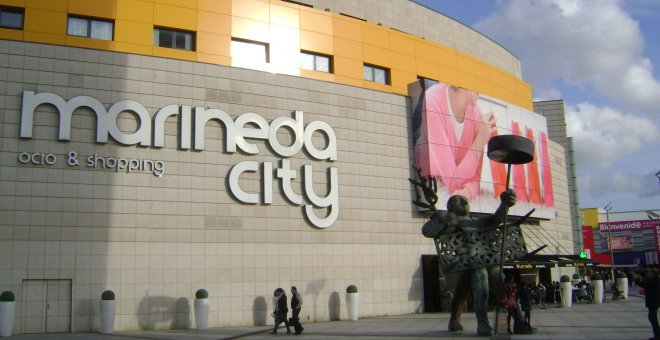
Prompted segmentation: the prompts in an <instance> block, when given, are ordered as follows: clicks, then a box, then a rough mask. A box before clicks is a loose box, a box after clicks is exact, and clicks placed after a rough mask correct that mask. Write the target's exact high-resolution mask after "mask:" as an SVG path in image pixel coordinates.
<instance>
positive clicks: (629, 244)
mask: <svg viewBox="0 0 660 340" xmlns="http://www.w3.org/2000/svg"><path fill="white" fill-rule="evenodd" d="M626 249H633V236H632V235H621V236H615V235H612V250H626Z"/></svg>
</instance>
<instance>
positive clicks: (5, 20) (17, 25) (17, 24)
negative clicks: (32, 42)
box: [0, 7, 24, 30]
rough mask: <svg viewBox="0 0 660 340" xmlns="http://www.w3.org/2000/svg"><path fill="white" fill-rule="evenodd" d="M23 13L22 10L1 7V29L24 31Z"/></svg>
mask: <svg viewBox="0 0 660 340" xmlns="http://www.w3.org/2000/svg"><path fill="white" fill-rule="evenodd" d="M23 13H24V10H23V9H22V8H8V7H0V27H2V28H12V29H17V30H22V29H23Z"/></svg>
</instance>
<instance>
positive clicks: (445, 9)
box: [416, 0, 660, 211]
mask: <svg viewBox="0 0 660 340" xmlns="http://www.w3.org/2000/svg"><path fill="white" fill-rule="evenodd" d="M416 2H418V3H421V4H423V5H425V6H426V7H429V8H432V9H434V10H436V11H438V12H440V13H443V14H445V15H447V16H449V17H451V18H453V19H455V20H457V21H460V22H462V23H463V24H465V25H468V26H471V27H473V28H474V29H476V30H477V31H479V32H481V33H483V34H484V35H486V36H488V37H490V38H491V39H493V40H495V41H497V42H498V43H499V44H500V45H502V46H504V47H505V48H506V49H507V50H509V51H511V52H512V53H514V54H515V55H516V56H518V57H519V58H520V59H521V62H522V68H523V79H524V80H525V81H526V82H528V83H530V84H531V85H532V87H533V91H534V100H551V99H563V100H564V106H565V109H566V123H567V129H568V135H569V136H571V137H573V138H574V144H575V148H576V163H577V171H578V187H579V196H580V207H581V208H594V207H600V208H602V207H604V206H605V205H606V204H607V203H608V202H612V207H613V209H612V211H634V210H648V209H660V181H659V179H658V178H656V177H655V173H656V172H658V171H660V70H658V69H660V35H659V34H657V32H660V1H658V0H621V1H616V0H598V1H596V0H416Z"/></svg>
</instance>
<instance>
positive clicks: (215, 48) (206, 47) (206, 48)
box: [197, 32, 231, 56]
mask: <svg viewBox="0 0 660 340" xmlns="http://www.w3.org/2000/svg"><path fill="white" fill-rule="evenodd" d="M230 45H231V37H230V36H228V35H220V34H212V33H206V32H197V52H199V53H205V54H214V55H224V56H230V55H231V54H230V51H231V50H230Z"/></svg>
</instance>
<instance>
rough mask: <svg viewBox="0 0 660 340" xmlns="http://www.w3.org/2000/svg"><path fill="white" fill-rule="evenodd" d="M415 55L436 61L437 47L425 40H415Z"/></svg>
mask: <svg viewBox="0 0 660 340" xmlns="http://www.w3.org/2000/svg"><path fill="white" fill-rule="evenodd" d="M415 57H417V58H419V59H426V60H428V61H436V60H437V58H438V49H437V47H435V46H433V45H432V44H430V43H427V42H425V41H415Z"/></svg>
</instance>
